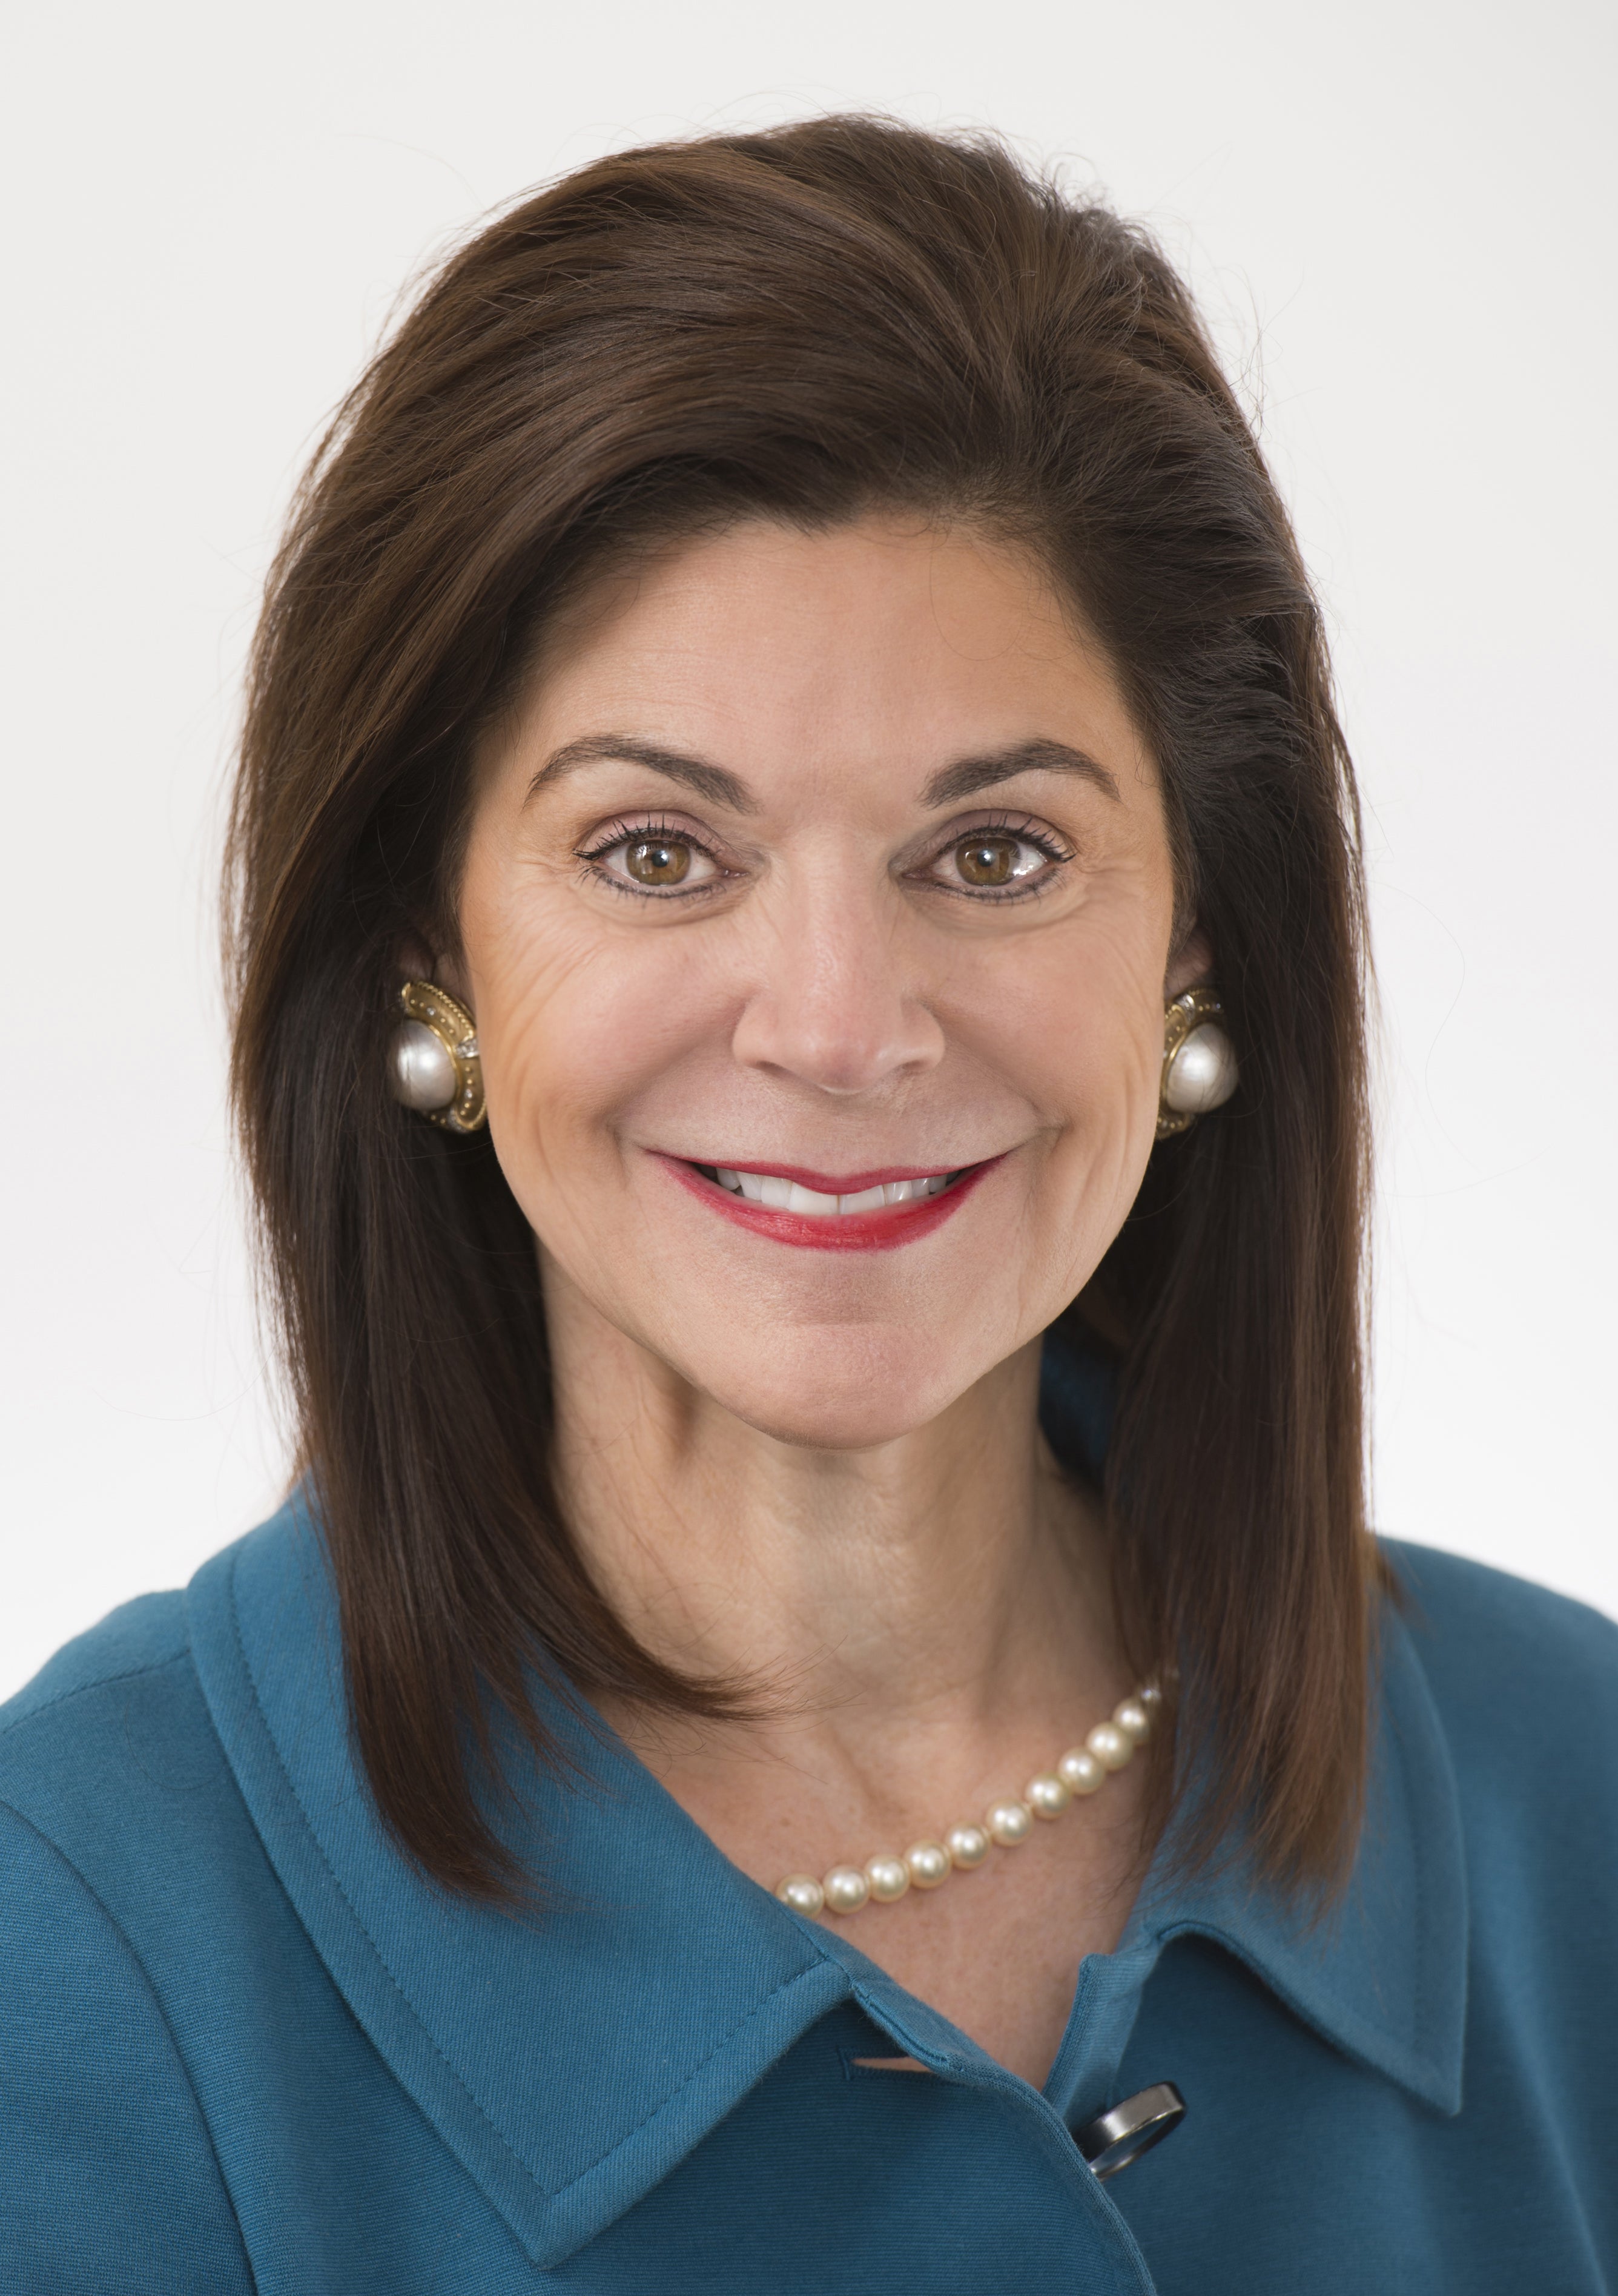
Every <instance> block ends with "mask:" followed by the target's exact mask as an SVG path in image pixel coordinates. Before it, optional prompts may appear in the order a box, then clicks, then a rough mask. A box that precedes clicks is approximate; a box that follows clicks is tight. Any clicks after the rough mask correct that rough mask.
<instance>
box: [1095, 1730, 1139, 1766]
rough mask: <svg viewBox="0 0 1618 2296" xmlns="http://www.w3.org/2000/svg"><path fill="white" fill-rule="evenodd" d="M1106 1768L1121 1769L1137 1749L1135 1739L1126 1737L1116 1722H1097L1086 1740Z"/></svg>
mask: <svg viewBox="0 0 1618 2296" xmlns="http://www.w3.org/2000/svg"><path fill="white" fill-rule="evenodd" d="M1084 1743H1085V1744H1086V1745H1087V1746H1088V1748H1089V1750H1090V1751H1091V1753H1092V1754H1094V1755H1095V1757H1096V1760H1097V1761H1098V1762H1099V1763H1100V1765H1101V1767H1102V1768H1103V1769H1104V1770H1121V1769H1122V1767H1123V1766H1124V1764H1125V1763H1126V1762H1127V1761H1128V1760H1129V1757H1130V1755H1131V1754H1132V1753H1133V1752H1134V1751H1135V1741H1134V1739H1133V1738H1129V1737H1126V1736H1125V1734H1124V1733H1123V1732H1122V1731H1121V1729H1120V1728H1119V1726H1118V1725H1117V1723H1116V1722H1097V1723H1096V1726H1095V1728H1094V1729H1093V1730H1092V1731H1091V1732H1090V1734H1089V1736H1088V1738H1087V1739H1086V1740H1085V1742H1084Z"/></svg>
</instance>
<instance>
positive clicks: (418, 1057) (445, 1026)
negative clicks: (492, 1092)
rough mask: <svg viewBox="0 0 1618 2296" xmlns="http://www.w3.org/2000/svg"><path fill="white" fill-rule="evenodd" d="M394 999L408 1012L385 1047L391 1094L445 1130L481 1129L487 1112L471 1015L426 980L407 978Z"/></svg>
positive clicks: (480, 1064) (447, 994)
mask: <svg viewBox="0 0 1618 2296" xmlns="http://www.w3.org/2000/svg"><path fill="white" fill-rule="evenodd" d="M398 1001H399V1004H400V1005H402V1007H403V1008H404V1011H405V1013H407V1016H408V1017H407V1019H406V1020H404V1021H401V1022H400V1024H399V1026H398V1028H397V1029H395V1030H394V1032H393V1041H392V1043H391V1044H390V1046H389V1047H388V1066H389V1070H390V1074H391V1078H392V1083H393V1097H394V1098H395V1100H398V1101H402V1102H403V1103H404V1104H405V1106H406V1107H407V1108H414V1109H415V1111H416V1113H417V1115H418V1116H424V1117H426V1118H427V1119H428V1121H429V1122H430V1123H432V1124H438V1125H441V1126H442V1127H443V1128H444V1130H445V1131H446V1132H478V1131H480V1130H481V1129H482V1128H483V1126H484V1124H485V1123H487V1121H488V1119H489V1111H488V1110H487V1109H486V1108H485V1106H484V1104H483V1065H482V1062H480V1059H479V1058H478V1030H477V1023H476V1022H475V1021H473V1019H472V1014H471V1013H469V1012H468V1011H467V1010H466V1007H465V1006H464V1005H459V1004H457V1003H456V1000H455V998H454V997H453V996H450V995H449V993H448V990H447V989H443V988H435V987H434V986H433V984H432V982H431V981H430V980H407V981H406V983H405V985H404V987H403V988H401V989H400V990H399V992H398Z"/></svg>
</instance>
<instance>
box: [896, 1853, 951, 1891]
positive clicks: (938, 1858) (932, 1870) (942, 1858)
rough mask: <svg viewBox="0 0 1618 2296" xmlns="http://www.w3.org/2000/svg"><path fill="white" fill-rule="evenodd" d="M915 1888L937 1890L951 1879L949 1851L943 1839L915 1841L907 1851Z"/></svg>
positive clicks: (906, 1861)
mask: <svg viewBox="0 0 1618 2296" xmlns="http://www.w3.org/2000/svg"><path fill="white" fill-rule="evenodd" d="M905 1864H906V1865H907V1866H908V1867H909V1869H910V1886H911V1888H912V1889H913V1890H936V1889H937V1888H938V1886H939V1883H940V1882H947V1881H948V1880H949V1851H948V1850H947V1849H945V1847H944V1845H943V1843H942V1842H941V1841H913V1842H912V1843H911V1844H910V1847H909V1848H908V1849H907V1850H906V1852H905Z"/></svg>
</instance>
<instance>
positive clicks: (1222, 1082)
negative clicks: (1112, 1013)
mask: <svg viewBox="0 0 1618 2296" xmlns="http://www.w3.org/2000/svg"><path fill="white" fill-rule="evenodd" d="M1224 1016H1225V1008H1224V1005H1222V1004H1221V1003H1220V996H1219V992H1218V990H1217V989H1213V988H1187V991H1186V993H1185V995H1184V996H1177V997H1176V998H1175V999H1174V1002H1173V1003H1172V1004H1171V1005H1170V1006H1169V1007H1168V1009H1167V1011H1166V1012H1165V1013H1164V1014H1163V1064H1162V1080H1161V1082H1160V1083H1159V1085H1158V1097H1157V1136H1158V1138H1159V1139H1160V1140H1168V1139H1171V1138H1172V1137H1173V1136H1174V1135H1175V1134H1176V1133H1177V1132H1187V1131H1189V1129H1190V1128H1191V1127H1192V1125H1194V1124H1195V1122H1196V1119H1197V1118H1198V1117H1199V1116H1206V1115H1207V1114H1208V1113H1209V1111H1211V1109H1215V1108H1223V1106H1224V1105H1225V1103H1226V1102H1227V1101H1228V1099H1229V1097H1230V1095H1231V1094H1232V1093H1233V1092H1234V1091H1235V1090H1236V1084H1237V1081H1238V1079H1239V1077H1240V1073H1241V1072H1240V1070H1239V1069H1238V1067H1237V1065H1236V1046H1234V1045H1233V1044H1232V1043H1231V1041H1230V1039H1229V1037H1228V1036H1227V1035H1226V1034H1225V1031H1224V1029H1222V1028H1221V1027H1220V1022H1221V1021H1222V1020H1223V1019H1224Z"/></svg>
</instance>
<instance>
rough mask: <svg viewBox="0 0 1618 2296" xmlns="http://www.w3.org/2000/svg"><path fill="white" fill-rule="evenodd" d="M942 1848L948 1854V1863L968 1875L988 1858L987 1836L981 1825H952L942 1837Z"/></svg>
mask: <svg viewBox="0 0 1618 2296" xmlns="http://www.w3.org/2000/svg"><path fill="white" fill-rule="evenodd" d="M944 1847H945V1849H947V1850H948V1851H949V1863H950V1864H951V1865H952V1866H959V1867H960V1869H961V1870H962V1872H963V1873H967V1874H969V1873H970V1872H971V1871H972V1868H973V1866H981V1864H982V1862H983V1860H984V1858H985V1857H988V1855H989V1836H988V1835H987V1834H986V1833H984V1831H983V1829H982V1827H981V1825H952V1826H951V1827H950V1829H949V1833H947V1834H946V1835H945V1836H944Z"/></svg>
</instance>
